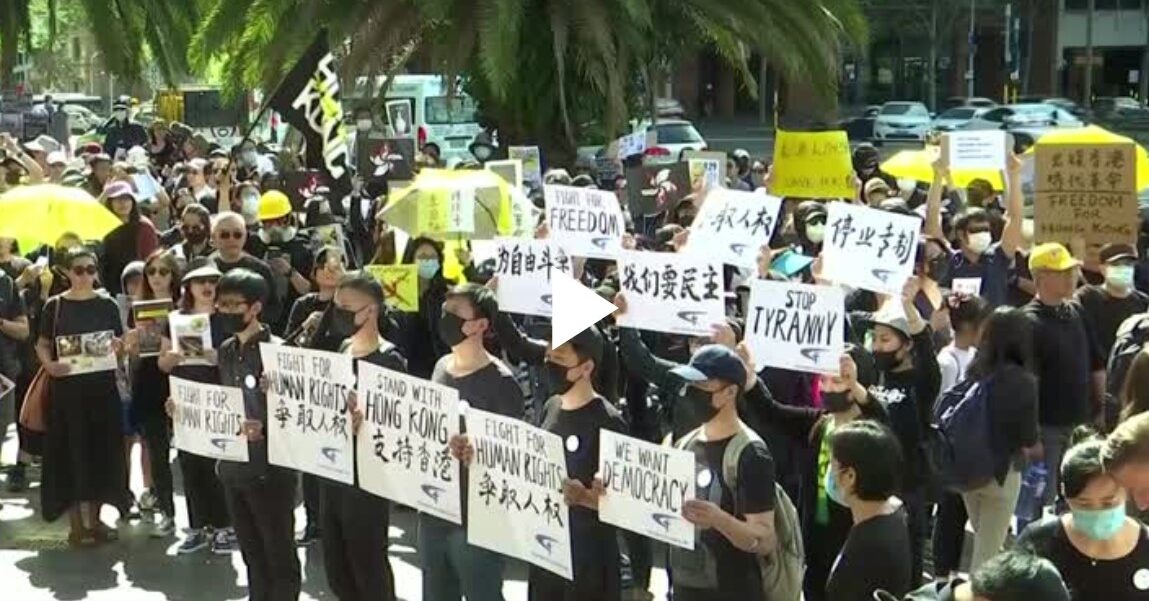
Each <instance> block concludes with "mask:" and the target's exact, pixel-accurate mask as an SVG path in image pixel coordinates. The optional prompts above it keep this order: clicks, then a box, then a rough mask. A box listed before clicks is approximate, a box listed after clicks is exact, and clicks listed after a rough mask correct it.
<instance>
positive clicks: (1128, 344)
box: [1105, 313, 1149, 431]
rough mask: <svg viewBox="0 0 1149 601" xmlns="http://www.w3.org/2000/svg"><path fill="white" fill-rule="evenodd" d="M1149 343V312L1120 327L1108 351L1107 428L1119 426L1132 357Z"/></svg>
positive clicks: (1106, 386)
mask: <svg viewBox="0 0 1149 601" xmlns="http://www.w3.org/2000/svg"><path fill="white" fill-rule="evenodd" d="M1146 343H1149V313H1142V314H1138V315H1133V316H1132V317H1130V318H1129V319H1126V320H1125V321H1124V322H1122V323H1121V327H1119V328H1117V338H1116V340H1115V341H1114V343H1113V349H1112V350H1110V352H1109V364H1108V365H1106V370H1105V371H1106V374H1108V375H1107V376H1106V379H1105V429H1106V431H1109V430H1112V429H1113V428H1115V427H1116V426H1117V421H1118V419H1119V417H1118V415H1119V413H1120V412H1121V388H1122V386H1124V385H1125V374H1127V373H1128V372H1129V366H1130V365H1131V364H1132V363H1133V358H1134V357H1136V356H1137V353H1140V352H1141V350H1142V349H1144V348H1145V344H1146Z"/></svg>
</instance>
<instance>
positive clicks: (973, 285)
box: [950, 278, 981, 296]
mask: <svg viewBox="0 0 1149 601" xmlns="http://www.w3.org/2000/svg"><path fill="white" fill-rule="evenodd" d="M950 291H951V292H956V293H957V294H964V295H966V296H978V295H979V294H981V278H954V280H953V282H952V285H951V286H950Z"/></svg>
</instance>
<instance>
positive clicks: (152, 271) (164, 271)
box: [144, 267, 172, 278]
mask: <svg viewBox="0 0 1149 601" xmlns="http://www.w3.org/2000/svg"><path fill="white" fill-rule="evenodd" d="M144 273H146V274H148V275H159V276H161V277H165V278H166V277H168V276H169V275H171V274H172V270H170V269H168V268H167V267H149V268H148V269H147V270H146V271H144Z"/></svg>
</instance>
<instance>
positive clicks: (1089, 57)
mask: <svg viewBox="0 0 1149 601" xmlns="http://www.w3.org/2000/svg"><path fill="white" fill-rule="evenodd" d="M1094 2H1095V0H1089V4H1088V8H1087V10H1086V11H1085V102H1084V103H1082V104H1083V106H1084V107H1085V108H1086V109H1090V108H1093V10H1094V8H1095V5H1094Z"/></svg>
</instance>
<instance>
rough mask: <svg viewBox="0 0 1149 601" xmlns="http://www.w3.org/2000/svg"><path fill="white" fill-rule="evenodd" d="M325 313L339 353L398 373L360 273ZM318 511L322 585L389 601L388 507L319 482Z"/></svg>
mask: <svg viewBox="0 0 1149 601" xmlns="http://www.w3.org/2000/svg"><path fill="white" fill-rule="evenodd" d="M334 303H335V304H334V306H333V307H332V308H331V325H330V330H331V334H332V335H333V336H335V337H337V338H343V339H344V341H345V342H344V343H343V352H345V353H347V354H350V355H351V356H352V357H355V358H356V359H357V360H358V362H356V366H357V367H358V364H359V362H364V361H365V362H367V363H371V364H374V365H378V366H380V367H384V368H387V369H391V370H395V371H399V372H403V371H406V369H407V362H406V360H405V359H404V358H403V355H401V354H400V353H399V352H398V350H397V349H396V348H395V345H393V344H391V343H390V342H387V341H386V340H383V338H382V337H381V336H380V335H379V315H380V313H382V312H383V310H384V309H383V287H382V286H380V285H379V282H377V281H376V280H375V279H374V278H373V277H371V276H370V275H369V274H367V273H365V272H356V273H352V274H348V275H346V276H343V278H342V279H341V280H340V281H339V287H338V289H337V290H336V292H335V300H334ZM362 422H363V412H362V410H360V409H359V408H358V407H355V408H353V410H352V437H353V440H352V441H351V443H350V446H351V449H352V452H353V453H354V452H357V451H356V449H357V448H358V446H357V445H356V444H355V441H354V437H356V436H359V429H360V426H361V425H362ZM319 498H320V507H322V511H323V518H322V519H323V527H322V529H321V532H322V534H321V538H322V542H323V566H324V571H325V572H326V573H327V584H328V585H329V586H330V587H331V590H332V592H334V593H335V596H336V597H338V598H339V599H348V600H350V599H355V600H358V599H363V600H367V599H372V600H375V599H380V600H384V601H393V600H394V599H395V578H394V576H393V574H392V571H391V562H390V560H389V559H388V557H387V543H388V536H387V532H388V529H389V527H390V522H391V503H390V502H389V501H388V500H387V499H384V498H382V497H377V496H375V495H373V494H371V493H369V492H367V491H365V490H362V489H360V488H359V474H358V473H356V474H355V483H354V485H347V484H343V483H341V482H335V481H333V480H328V479H325V478H321V479H320V480H319Z"/></svg>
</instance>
